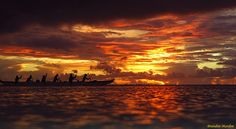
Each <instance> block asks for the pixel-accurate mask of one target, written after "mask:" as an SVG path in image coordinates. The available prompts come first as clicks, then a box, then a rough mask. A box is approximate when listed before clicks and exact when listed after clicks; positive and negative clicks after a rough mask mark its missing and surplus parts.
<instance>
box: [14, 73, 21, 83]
mask: <svg viewBox="0 0 236 129" xmlns="http://www.w3.org/2000/svg"><path fill="white" fill-rule="evenodd" d="M21 78H22V76H18V75H16V78H15V83H18V82H19V80H20V79H21Z"/></svg>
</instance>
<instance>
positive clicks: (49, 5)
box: [0, 0, 236, 33]
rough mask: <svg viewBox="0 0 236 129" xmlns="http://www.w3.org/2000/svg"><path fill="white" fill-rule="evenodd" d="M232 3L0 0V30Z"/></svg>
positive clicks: (194, 10)
mask: <svg viewBox="0 0 236 129" xmlns="http://www.w3.org/2000/svg"><path fill="white" fill-rule="evenodd" d="M235 5H236V1H235V0H207V1H206V0H181V1H180V0H165V1H163V0H149V1H146V0H129V1H127V0H99V1H94V0H93V1H92V0H69V1H68V0H67V1H66V0H50V1H49V0H34V1H33V0H20V1H19V0H7V1H1V3H0V16H1V20H0V28H1V30H0V32H1V33H6V32H15V31H17V30H19V29H21V28H23V27H25V26H28V25H30V24H42V25H50V26H51V25H60V24H65V23H67V24H73V23H78V22H80V23H98V22H106V21H110V20H114V19H120V18H122V19H130V18H131V19H132V18H145V17H149V16H153V15H158V14H166V13H174V14H189V13H201V12H208V11H214V10H219V9H223V8H230V7H234V6H235Z"/></svg>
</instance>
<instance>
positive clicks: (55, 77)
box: [53, 74, 59, 82]
mask: <svg viewBox="0 0 236 129" xmlns="http://www.w3.org/2000/svg"><path fill="white" fill-rule="evenodd" d="M58 81H59V75H58V74H56V75H55V76H54V79H53V82H58Z"/></svg>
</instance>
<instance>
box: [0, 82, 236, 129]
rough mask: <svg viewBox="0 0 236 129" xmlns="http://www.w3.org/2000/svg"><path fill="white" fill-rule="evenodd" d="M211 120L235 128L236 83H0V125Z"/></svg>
mask: <svg viewBox="0 0 236 129" xmlns="http://www.w3.org/2000/svg"><path fill="white" fill-rule="evenodd" d="M213 124H218V125H223V124H225V125H229V124H231V125H233V126H234V128H235V126H236V87H232V86H231V87H228V86H227V87H213V86H212V87H203V86H202V87H180V86H178V87H173V86H169V87H168V86H162V87H157V86H156V87H155V86H138V87H132V86H123V87H121V86H120V87H118V86H114V87H112V86H109V87H105V86H104V87H74V88H69V87H67V88H45V87H44V88H30V87H0V129H78V128H85V129H142V128H143V129H182V128H184V129H205V128H207V125H213ZM231 128H232V126H231Z"/></svg>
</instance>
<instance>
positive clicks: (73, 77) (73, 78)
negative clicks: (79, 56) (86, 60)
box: [69, 73, 77, 83]
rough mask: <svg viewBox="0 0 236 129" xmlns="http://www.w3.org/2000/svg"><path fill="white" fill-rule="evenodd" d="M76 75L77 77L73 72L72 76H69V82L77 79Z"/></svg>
mask: <svg viewBox="0 0 236 129" xmlns="http://www.w3.org/2000/svg"><path fill="white" fill-rule="evenodd" d="M76 77H77V76H76V75H73V74H72V73H71V74H70V76H69V82H70V83H72V82H73V81H74V80H75V78H76Z"/></svg>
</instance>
